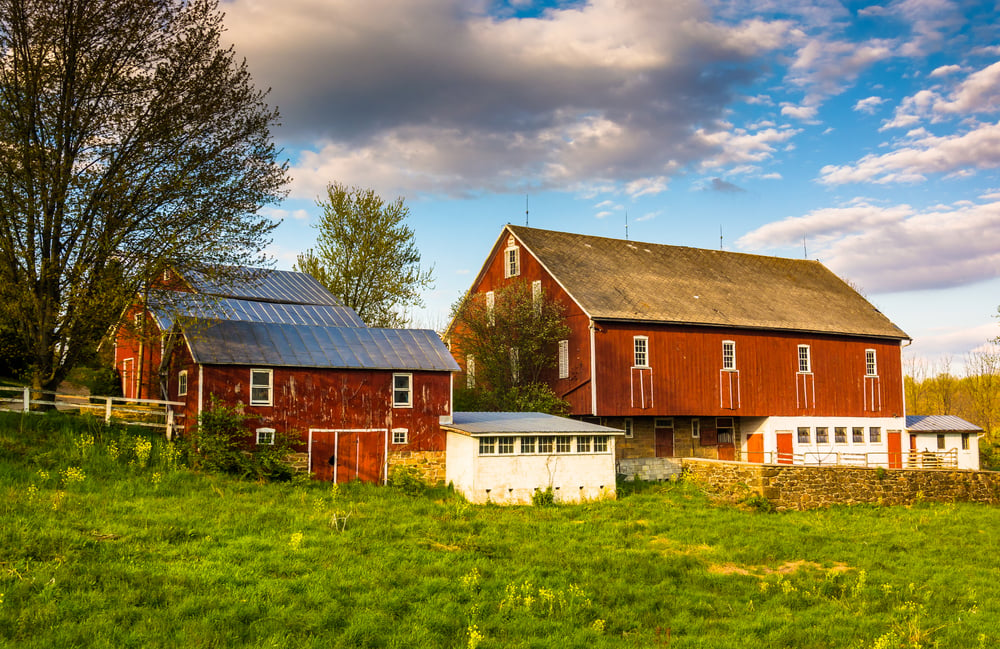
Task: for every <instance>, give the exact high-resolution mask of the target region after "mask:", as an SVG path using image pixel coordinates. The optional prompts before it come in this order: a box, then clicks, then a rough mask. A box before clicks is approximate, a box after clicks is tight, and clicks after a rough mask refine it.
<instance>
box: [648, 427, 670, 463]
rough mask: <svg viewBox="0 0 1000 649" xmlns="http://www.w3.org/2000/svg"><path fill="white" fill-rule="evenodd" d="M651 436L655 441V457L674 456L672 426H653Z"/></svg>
mask: <svg viewBox="0 0 1000 649" xmlns="http://www.w3.org/2000/svg"><path fill="white" fill-rule="evenodd" d="M653 438H654V440H655V442H656V457H673V456H674V427H673V426H669V427H668V426H654V428H653Z"/></svg>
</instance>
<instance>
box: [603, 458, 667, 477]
mask: <svg viewBox="0 0 1000 649" xmlns="http://www.w3.org/2000/svg"><path fill="white" fill-rule="evenodd" d="M615 473H617V474H618V475H623V476H625V479H626V480H635V479H636V478H638V479H639V480H669V479H670V478H672V477H674V476H679V475H680V474H681V461H680V459H679V458H669V457H645V458H628V459H624V460H618V466H617V467H616V469H615Z"/></svg>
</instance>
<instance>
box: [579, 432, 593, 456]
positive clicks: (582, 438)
mask: <svg viewBox="0 0 1000 649" xmlns="http://www.w3.org/2000/svg"><path fill="white" fill-rule="evenodd" d="M593 443H594V440H593V437H591V436H590V435H577V436H576V452H577V453H590V452H591V451H590V449H591V447H592V446H593Z"/></svg>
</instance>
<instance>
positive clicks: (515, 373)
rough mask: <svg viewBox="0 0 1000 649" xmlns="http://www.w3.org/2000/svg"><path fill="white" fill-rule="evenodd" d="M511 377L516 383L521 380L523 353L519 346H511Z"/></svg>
mask: <svg viewBox="0 0 1000 649" xmlns="http://www.w3.org/2000/svg"><path fill="white" fill-rule="evenodd" d="M510 378H511V380H512V381H513V382H514V385H517V384H519V383H520V382H521V355H520V353H519V352H518V351H517V347H511V348H510Z"/></svg>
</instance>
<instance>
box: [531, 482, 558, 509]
mask: <svg viewBox="0 0 1000 649" xmlns="http://www.w3.org/2000/svg"><path fill="white" fill-rule="evenodd" d="M555 503H556V496H555V494H554V493H553V492H552V487H551V486H549V487H545V488H544V489H535V493H533V494H531V504H532V505H534V506H535V507H548V506H549V505H554V504H555Z"/></svg>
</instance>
